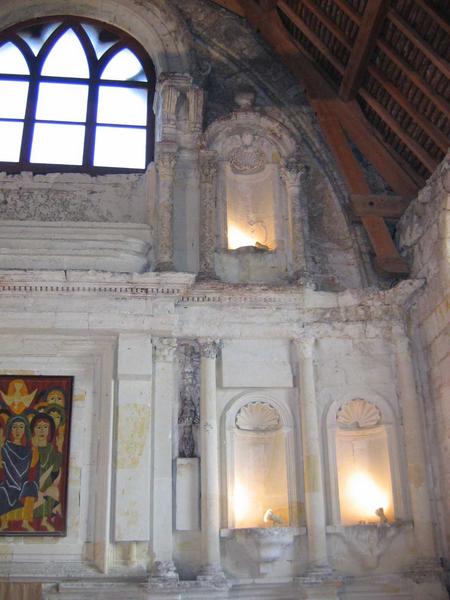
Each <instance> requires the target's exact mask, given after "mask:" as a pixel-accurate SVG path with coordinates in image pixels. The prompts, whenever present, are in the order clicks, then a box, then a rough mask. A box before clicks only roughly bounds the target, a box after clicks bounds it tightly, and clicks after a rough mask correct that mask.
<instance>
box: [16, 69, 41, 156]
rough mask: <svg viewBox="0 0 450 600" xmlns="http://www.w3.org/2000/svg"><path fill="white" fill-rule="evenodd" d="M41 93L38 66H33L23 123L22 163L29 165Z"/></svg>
mask: <svg viewBox="0 0 450 600" xmlns="http://www.w3.org/2000/svg"><path fill="white" fill-rule="evenodd" d="M38 92H39V77H38V74H37V65H36V63H35V64H34V65H33V69H32V70H31V73H30V83H29V87H28V98H27V107H26V109H25V117H24V123H23V134H22V146H21V149H20V162H21V163H29V162H30V156H31V145H32V143H33V132H34V122H35V117H36V108H37V100H38Z"/></svg>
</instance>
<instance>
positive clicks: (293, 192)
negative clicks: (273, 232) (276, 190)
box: [281, 157, 309, 281]
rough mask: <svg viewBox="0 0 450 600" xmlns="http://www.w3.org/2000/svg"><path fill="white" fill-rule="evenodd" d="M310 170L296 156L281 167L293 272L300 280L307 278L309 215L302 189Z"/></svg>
mask: <svg viewBox="0 0 450 600" xmlns="http://www.w3.org/2000/svg"><path fill="white" fill-rule="evenodd" d="M308 171H309V168H308V166H307V165H305V164H304V163H303V162H301V161H300V160H299V159H298V158H296V157H292V158H290V159H288V160H286V161H285V163H284V165H283V166H282V168H281V176H282V179H283V181H284V183H285V185H286V192H287V197H288V207H289V229H290V244H291V257H292V258H291V261H292V272H293V277H294V278H295V279H297V280H300V281H302V280H305V279H307V277H306V271H307V259H306V251H305V246H306V244H305V242H306V235H307V231H308V223H307V219H308V215H307V212H306V210H305V207H304V205H303V202H302V199H301V189H302V180H304V179H305V178H306V176H307V174H308Z"/></svg>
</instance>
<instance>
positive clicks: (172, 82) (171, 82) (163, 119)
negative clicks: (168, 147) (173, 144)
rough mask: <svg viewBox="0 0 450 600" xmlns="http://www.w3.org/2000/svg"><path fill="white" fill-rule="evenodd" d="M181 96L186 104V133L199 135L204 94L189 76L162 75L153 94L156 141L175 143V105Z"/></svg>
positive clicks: (177, 129) (176, 133)
mask: <svg viewBox="0 0 450 600" xmlns="http://www.w3.org/2000/svg"><path fill="white" fill-rule="evenodd" d="M181 95H184V96H185V97H186V101H187V104H188V111H187V116H188V133H191V134H195V135H200V133H201V130H202V122H203V103H204V93H203V90H202V89H201V88H199V87H198V86H197V85H195V84H194V83H193V80H192V77H191V76H190V75H186V74H181V73H162V74H161V76H160V77H159V80H158V83H157V86H156V94H155V114H156V122H157V127H156V139H157V140H158V141H175V140H176V139H177V137H178V134H179V127H178V126H177V104H178V100H179V98H180V96H181Z"/></svg>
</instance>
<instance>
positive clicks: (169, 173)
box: [156, 142, 177, 271]
mask: <svg viewBox="0 0 450 600" xmlns="http://www.w3.org/2000/svg"><path fill="white" fill-rule="evenodd" d="M176 151H177V146H176V144H174V143H166V142H164V143H162V142H160V143H159V144H158V147H157V154H156V170H157V173H158V251H157V260H156V270H157V271H173V270H174V266H173V188H174V178H175V165H176V158H177V156H176Z"/></svg>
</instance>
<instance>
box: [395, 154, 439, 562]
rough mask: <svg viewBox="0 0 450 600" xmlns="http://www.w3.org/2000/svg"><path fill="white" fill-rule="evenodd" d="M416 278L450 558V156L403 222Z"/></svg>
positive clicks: (420, 354)
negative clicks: (420, 282)
mask: <svg viewBox="0 0 450 600" xmlns="http://www.w3.org/2000/svg"><path fill="white" fill-rule="evenodd" d="M399 242H400V245H401V248H402V252H403V253H404V255H405V256H406V257H407V258H408V259H409V260H410V263H411V268H412V276H413V277H416V278H423V279H424V280H425V281H426V285H425V287H424V288H423V291H422V293H421V294H420V295H419V296H418V297H417V299H416V301H415V303H414V304H413V306H412V308H411V311H410V328H411V332H412V335H413V338H414V341H415V354H416V356H415V358H416V365H417V368H418V372H419V374H420V380H421V385H422V386H423V391H424V394H423V395H424V399H425V413H426V420H427V424H428V430H429V438H430V450H431V454H432V468H433V470H434V480H435V481H434V485H435V486H436V489H437V490H438V497H437V505H436V513H437V519H438V531H439V532H440V543H441V552H442V555H443V556H445V557H446V558H447V561H448V560H449V558H450V554H449V550H450V402H449V398H450V262H449V260H450V156H449V155H447V157H446V159H445V160H444V161H443V163H442V164H441V165H440V167H439V168H438V169H437V171H436V172H435V173H434V175H433V176H432V177H431V178H430V179H429V181H428V183H427V185H426V187H425V188H424V189H423V190H422V191H421V192H420V194H419V196H418V198H417V199H416V200H414V202H412V204H411V205H410V206H409V208H408V210H407V211H406V212H405V214H404V215H403V217H402V220H401V221H400V224H399Z"/></svg>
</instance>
